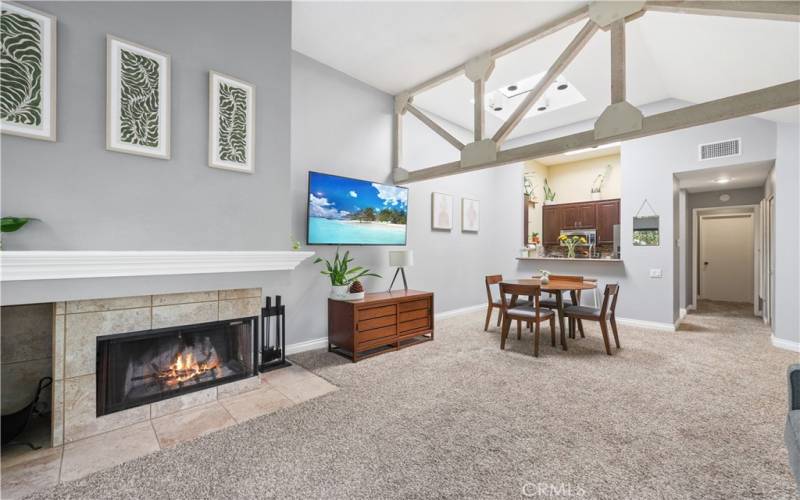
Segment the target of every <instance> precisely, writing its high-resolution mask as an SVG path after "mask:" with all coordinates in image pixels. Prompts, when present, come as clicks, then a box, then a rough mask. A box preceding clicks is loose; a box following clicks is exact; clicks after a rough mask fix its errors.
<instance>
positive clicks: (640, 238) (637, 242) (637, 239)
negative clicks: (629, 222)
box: [633, 199, 660, 247]
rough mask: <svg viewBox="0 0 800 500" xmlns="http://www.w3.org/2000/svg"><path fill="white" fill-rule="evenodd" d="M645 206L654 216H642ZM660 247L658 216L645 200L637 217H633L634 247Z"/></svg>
mask: <svg viewBox="0 0 800 500" xmlns="http://www.w3.org/2000/svg"><path fill="white" fill-rule="evenodd" d="M645 206H647V208H649V209H650V212H652V215H642V209H643V208H645ZM659 245H660V238H659V234H658V214H657V213H656V211H655V210H653V207H652V206H650V203H649V202H648V201H647V199H645V200H644V202H642V205H641V206H640V207H639V210H638V211H637V212H636V215H634V216H633V246H638V247H657V246H659Z"/></svg>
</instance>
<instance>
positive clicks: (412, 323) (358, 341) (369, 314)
mask: <svg viewBox="0 0 800 500" xmlns="http://www.w3.org/2000/svg"><path fill="white" fill-rule="evenodd" d="M429 340H433V293H431V292H420V291H417V290H399V291H394V292H378V293H368V294H366V296H365V297H364V298H363V299H361V300H349V301H342V300H333V299H328V351H331V352H335V353H337V354H341V355H343V356H345V357H347V358H348V359H351V360H352V361H353V362H354V363H355V362H356V361H358V360H360V359H364V358H367V357H370V356H375V355H377V354H382V353H384V352H387V351H394V350H397V349H401V348H403V347H408V346H411V345H414V344H418V343H420V342H426V341H429Z"/></svg>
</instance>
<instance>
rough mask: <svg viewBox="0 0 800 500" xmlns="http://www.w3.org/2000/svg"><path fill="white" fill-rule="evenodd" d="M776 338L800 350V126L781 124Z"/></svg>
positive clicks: (777, 163) (777, 171) (777, 181)
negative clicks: (799, 281) (798, 230)
mask: <svg viewBox="0 0 800 500" xmlns="http://www.w3.org/2000/svg"><path fill="white" fill-rule="evenodd" d="M774 170H775V186H774V189H775V228H776V229H775V238H776V242H775V318H774V319H775V322H774V325H773V331H774V334H775V337H777V338H778V339H781V340H785V341H789V342H794V343H795V349H797V350H800V286H798V278H799V277H800V258H798V256H797V251H798V248H800V233H798V232H797V231H796V230H795V229H796V228H797V219H798V218H800V217H798V215H800V127H799V126H797V125H789V124H779V125H778V134H777V148H776V155H775V167H774Z"/></svg>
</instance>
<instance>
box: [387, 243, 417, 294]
mask: <svg viewBox="0 0 800 500" xmlns="http://www.w3.org/2000/svg"><path fill="white" fill-rule="evenodd" d="M413 265H414V252H413V251H412V250H390V251H389V266H391V267H396V268H397V271H395V272H394V278H392V284H391V285H389V291H390V292H391V291H392V287H393V286H394V280H396V279H397V273H400V274H401V275H402V277H403V288H405V289H406V290H408V283H406V271H405V269H404V268H406V267H409V266H413Z"/></svg>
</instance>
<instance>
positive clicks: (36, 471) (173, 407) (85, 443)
mask: <svg viewBox="0 0 800 500" xmlns="http://www.w3.org/2000/svg"><path fill="white" fill-rule="evenodd" d="M237 384H240V385H241V386H240V387H238V389H239V392H237V391H236V390H233V389H232V388H227V386H235V385H237ZM217 389H219V394H217ZM336 389H337V387H336V386H334V385H332V384H330V383H329V382H327V381H326V380H324V379H322V378H320V377H318V376H316V375H314V374H312V373H311V372H309V371H307V370H305V369H304V368H301V367H299V366H296V365H294V366H290V367H288V368H282V369H279V370H276V371H272V372H267V373H264V374H261V375H260V376H259V377H252V378H249V379H245V380H242V381H239V382H233V383H231V384H227V385H221V386H218V387H212V388H211V389H207V390H204V391H198V392H195V393H191V394H188V395H184V396H181V397H179V398H175V399H172V400H165V401H162V402H160V403H158V404H152V405H150V406H145V407H144V408H147V409H148V410H149V412H150V413H149V415H148V419H147V420H145V421H143V422H139V423H136V424H133V425H129V426H127V427H124V428H121V429H114V430H111V431H108V432H105V433H102V434H97V435H93V436H90V437H86V438H84V439H80V440H76V441H73V442H69V443H67V444H66V445H64V446H56V447H53V448H45V449H41V450H37V451H31V452H27V453H18V452H16V453H13V454H12V453H9V454H8V455H6V454H5V453H4V455H3V457H2V482H1V483H0V484H1V486H0V487H1V491H0V493H1V495H0V496H2V498H3V499H12V498H21V497H24V496H26V495H28V494H30V493H31V492H33V491H36V490H39V489H42V488H47V487H50V486H54V485H56V484H58V483H59V482H65V481H73V480H75V479H79V478H81V477H84V476H87V475H89V474H91V473H93V472H97V471H100V470H103V469H107V468H109V467H113V466H115V465H119V464H121V463H124V462H128V461H130V460H133V459H135V458H138V457H141V456H144V455H147V454H150V453H154V452H157V451H158V450H160V449H166V448H170V447H172V446H176V445H178V444H180V443H182V442H185V441H189V440H191V439H194V438H197V437H200V436H203V435H205V434H209V433H211V432H215V431H217V430H220V429H224V428H226V427H229V426H231V425H235V424H238V423H241V422H245V421H247V420H250V419H252V418H256V417H259V416H262V415H267V414H270V413H273V412H275V411H278V410H280V409H282V408H288V407H291V406H294V405H297V404H300V403H302V402H304V401H308V400H309V399H313V398H316V397H319V396H322V395H324V394H328V393H329V392H332V391H335V390H336ZM212 391H213V392H214V393H213V394H211V392H212ZM242 391H245V392H242ZM187 396H191V397H192V401H191V402H187V401H185V400H184V401H182V402H180V403H177V402H175V401H176V400H178V399H182V398H186V397H187ZM212 396H213V397H212ZM170 402H172V403H170ZM187 404H188V405H189V406H191V407H189V408H187V407H186V406H182V405H187Z"/></svg>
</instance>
